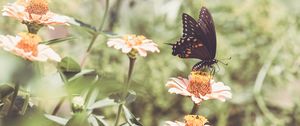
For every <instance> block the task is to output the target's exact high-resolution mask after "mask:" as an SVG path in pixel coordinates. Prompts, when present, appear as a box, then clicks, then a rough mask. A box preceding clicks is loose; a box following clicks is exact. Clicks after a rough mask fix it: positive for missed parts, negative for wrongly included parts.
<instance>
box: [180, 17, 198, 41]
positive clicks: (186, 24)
mask: <svg viewBox="0 0 300 126" xmlns="http://www.w3.org/2000/svg"><path fill="white" fill-rule="evenodd" d="M182 25H183V32H182V33H183V35H182V36H183V37H195V38H197V39H200V38H199V35H200V32H201V31H200V30H201V29H200V26H199V23H198V22H197V21H196V20H195V19H194V18H192V17H191V16H190V15H188V14H186V13H183V14H182Z"/></svg>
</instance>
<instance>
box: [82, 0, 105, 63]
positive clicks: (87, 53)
mask: <svg viewBox="0 0 300 126" xmlns="http://www.w3.org/2000/svg"><path fill="white" fill-rule="evenodd" d="M108 8H109V0H106V4H105V11H104V15H103V18H102V20H101V23H100V26H99V29H98V32H101V31H102V30H103V26H104V23H105V20H106V17H107V12H108ZM98 32H96V33H94V34H93V38H92V40H91V42H90V45H89V46H88V48H87V50H86V52H85V54H84V56H83V59H82V60H81V64H80V65H81V67H82V66H83V65H84V63H85V61H86V58H87V56H88V55H89V54H90V52H91V50H92V47H93V45H94V43H95V41H96V39H97V38H98V36H99V33H98Z"/></svg>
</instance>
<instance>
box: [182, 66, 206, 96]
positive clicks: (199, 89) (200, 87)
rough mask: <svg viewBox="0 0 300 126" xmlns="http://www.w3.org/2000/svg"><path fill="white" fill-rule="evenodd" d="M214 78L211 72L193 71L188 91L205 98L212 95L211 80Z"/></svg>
mask: <svg viewBox="0 0 300 126" xmlns="http://www.w3.org/2000/svg"><path fill="white" fill-rule="evenodd" d="M211 79H212V76H211V75H210V73H209V72H202V71H193V72H191V74H190V77H189V81H190V84H189V85H188V87H187V90H188V91H189V92H191V93H192V94H194V95H196V96H198V97H199V96H200V95H199V94H201V95H202V96H205V95H206V94H210V93H211V85H210V80H211Z"/></svg>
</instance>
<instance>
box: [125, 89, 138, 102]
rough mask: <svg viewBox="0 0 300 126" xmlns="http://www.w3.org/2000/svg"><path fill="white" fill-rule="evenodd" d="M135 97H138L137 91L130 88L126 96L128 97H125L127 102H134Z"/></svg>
mask: <svg viewBox="0 0 300 126" xmlns="http://www.w3.org/2000/svg"><path fill="white" fill-rule="evenodd" d="M135 99H136V93H135V91H133V90H129V91H128V94H127V96H126V98H125V100H126V103H127V104H129V103H132V102H134V101H135Z"/></svg>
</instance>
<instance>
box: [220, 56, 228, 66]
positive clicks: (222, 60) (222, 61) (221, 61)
mask: <svg viewBox="0 0 300 126" xmlns="http://www.w3.org/2000/svg"><path fill="white" fill-rule="evenodd" d="M224 60H226V61H227V60H231V57H228V58H224V59H220V60H218V62H220V63H222V64H224V65H226V66H228V62H224Z"/></svg>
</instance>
